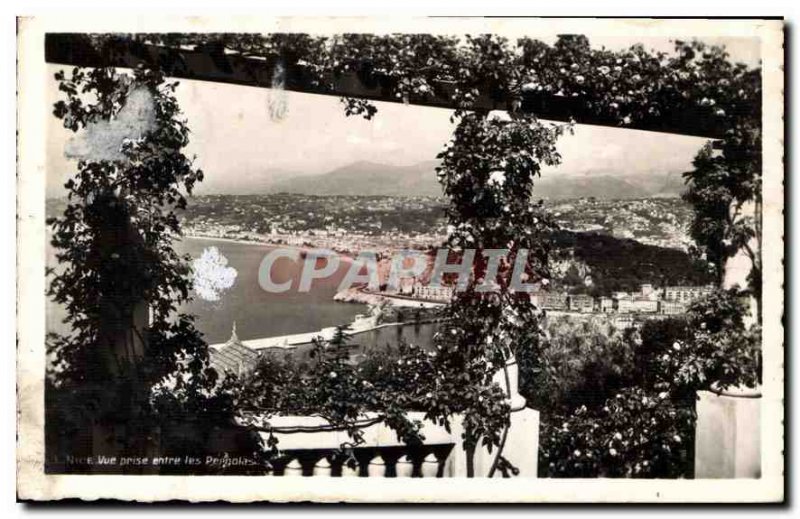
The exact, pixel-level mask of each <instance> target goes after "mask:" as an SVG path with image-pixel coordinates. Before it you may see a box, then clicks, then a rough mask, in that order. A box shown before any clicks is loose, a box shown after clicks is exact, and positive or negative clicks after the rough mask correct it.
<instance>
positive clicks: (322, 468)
mask: <svg viewBox="0 0 800 519" xmlns="http://www.w3.org/2000/svg"><path fill="white" fill-rule="evenodd" d="M313 475H314V476H323V477H330V476H331V464H330V462H329V461H328V458H326V457H325V456H323V457H322V459H321V460H319V461H318V462H317V464H316V465H314V471H313Z"/></svg>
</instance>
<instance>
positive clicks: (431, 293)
mask: <svg viewBox="0 0 800 519" xmlns="http://www.w3.org/2000/svg"><path fill="white" fill-rule="evenodd" d="M453 293H454V290H453V287H447V286H430V285H423V284H422V283H415V284H414V297H416V298H418V299H430V300H433V301H450V300H451V299H452V298H453Z"/></svg>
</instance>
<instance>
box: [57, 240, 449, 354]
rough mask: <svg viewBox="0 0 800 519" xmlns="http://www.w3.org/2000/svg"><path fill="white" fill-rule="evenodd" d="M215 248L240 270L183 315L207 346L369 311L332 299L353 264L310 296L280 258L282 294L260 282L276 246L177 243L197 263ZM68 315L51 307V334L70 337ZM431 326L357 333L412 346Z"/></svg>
mask: <svg viewBox="0 0 800 519" xmlns="http://www.w3.org/2000/svg"><path fill="white" fill-rule="evenodd" d="M211 247H216V249H217V251H218V252H219V253H220V254H221V255H222V256H223V257H225V258H226V259H227V262H228V263H227V266H229V267H232V268H234V269H236V278H235V281H234V283H233V285H232V286H231V287H230V288H229V289H227V290H225V291H223V292H222V293H221V294H220V295H219V299H218V300H216V301H209V300H205V299H203V298H201V297H199V296H198V295H197V294H195V293H192V296H193V299H192V301H191V302H190V303H188V304H186V305H184V306H183V307H182V308H181V309H180V311H182V312H186V313H189V314H192V315H194V316H195V317H196V321H195V323H196V326H197V328H198V329H199V330H200V331H201V332H202V333H203V335H204V338H205V340H206V341H207V342H208V343H209V344H217V343H222V342H225V341H227V340H228V338H229V337H230V336H231V330H232V328H233V324H234V322H235V323H236V333H237V335H238V337H239V338H240V339H242V340H245V341H246V340H248V339H259V338H264V337H275V336H283V335H293V334H299V333H308V332H315V331H318V330H321V329H322V328H326V327H330V326H338V325H344V324H348V323H351V322H352V321H353V320H354V319H355V317H356V315H358V314H363V313H366V311H367V307H366V305H363V304H358V303H345V302H337V301H334V300H333V296H334V295H335V294H336V292H337V290H338V287H339V284H340V283H341V280H342V278H343V277H344V276H345V274H346V273H347V269H348V268H349V263H348V262H346V261H342V262H340V265H339V267H338V269H337V271H336V272H335V273H334V274H332V275H331V276H329V277H327V278H324V279H315V280H314V281H313V283H312V285H311V289H310V290H309V291H308V292H299V291H297V290H296V287H297V284H298V280H299V277H300V274H301V271H302V262H301V261H298V262H293V261H290V260H287V259H280V260H278V261H276V262H275V263H274V264H273V268H272V276H273V280H274V281H275V282H276V283H280V282H283V281H285V280H292V289H291V290H289V291H287V292H284V293H271V292H267V291H266V290H264V289H263V288H262V287H261V286H260V285H259V283H258V270H259V266H260V264H261V261H262V259H263V258H264V256H265V255H266V254H267V253H269V252H270V251H271V250H274V249H275V248H276V247H277V246H275V245H268V244H258V243H247V242H238V241H233V240H226V239H214V238H199V237H185V238H183V239H182V240H181V241H180V242H176V244H175V249H176V250H177V251H178V252H179V253H181V254H189V255H190V256H191V257H192V258H199V257H200V256H201V255H202V253H203V251H205V250H207V249H209V248H211ZM48 266H49V267H54V266H56V265H55V256H54V253H53V250H52V248H51V247H50V246H49V244H48ZM64 316H65V311H64V309H63V308H62V307H60V306H59V305H58V304H56V303H55V302H53V301H48V303H47V328H48V332H57V333H68V332H69V329H68V327H67V326H66V325H65V324H64V323H63V319H64ZM432 334H433V327H432V326H430V325H422V326H421V327H420V326H416V327H412V326H405V327H402V329H379V330H374V331H370V332H366V333H363V334H359V336H358V342H359V343H360V344H361V345H363V346H365V347H371V346H374V345H378V344H381V345H384V343H397V342H398V341H399V339H400V338H401V337H402V338H403V339H404V340H406V341H409V342H413V343H420V342H424V343H428V342H430V340H431V336H432Z"/></svg>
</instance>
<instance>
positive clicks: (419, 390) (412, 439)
mask: <svg viewBox="0 0 800 519" xmlns="http://www.w3.org/2000/svg"><path fill="white" fill-rule="evenodd" d="M347 343H348V339H347V336H346V335H341V336H338V337H335V338H334V339H333V340H331V341H328V342H326V341H322V340H320V339H317V340H315V345H314V350H313V354H312V356H311V359H310V360H309V361H308V362H297V361H295V360H293V359H292V357H290V356H287V357H285V358H280V357H277V356H273V355H267V356H265V357H263V358H262V359H261V360H260V361H259V364H258V366H257V367H256V369H255V370H254V371H253V372H251V373H249V374H247V375H246V376H244V377H243V378H242V379H241V380H239V381H237V382H236V383H237V384H238V387H237V392H236V395H237V399H238V401H237V407H238V409H239V412H240V415H241V416H242V418H243V420H244V421H246V422H248V423H250V424H252V425H254V426H258V427H259V428H261V429H269V418H270V417H271V416H274V415H301V416H321V417H323V418H325V419H326V420H327V421H328V422H329V423H330V424H333V425H335V426H337V427H343V428H344V429H346V430H347V431H348V433H349V435H350V437H351V439H352V442H351V443H350V446H351V447H353V446H358V445H359V444H361V443H362V441H363V440H362V431H361V429H360V427H359V423H360V422H361V421H363V419H364V418H365V416H367V414H368V413H370V414H371V415H372V416H373V417H377V418H375V419H376V420H378V421H384V422H385V423H386V425H387V426H389V427H390V428H391V429H393V430H394V431H395V432H396V433H397V436H398V439H399V440H400V441H404V442H406V443H409V444H414V443H419V442H421V441H422V440H423V438H422V436H421V435H420V433H419V429H420V425H421V424H420V423H419V422H417V421H414V420H411V419H410V418H408V412H409V411H423V410H425V409H426V408H427V403H428V401H430V400H431V398H432V393H431V391H433V389H434V387H433V386H434V381H435V375H434V369H435V368H434V361H433V360H432V358H433V354H431V353H426V352H424V351H422V350H421V349H420V348H418V347H415V346H410V345H407V344H405V343H401V344H400V345H399V347H398V348H397V349H387V350H386V351H381V352H376V353H374V354H372V355H370V356H369V357H367V359H365V360H364V361H362V362H360V363H358V364H353V363H350V362H349V361H348V360H347V356H346V355H342V354H341V350H342V348H345V349H346V347H347ZM276 446H277V447H280V445H279V444H276Z"/></svg>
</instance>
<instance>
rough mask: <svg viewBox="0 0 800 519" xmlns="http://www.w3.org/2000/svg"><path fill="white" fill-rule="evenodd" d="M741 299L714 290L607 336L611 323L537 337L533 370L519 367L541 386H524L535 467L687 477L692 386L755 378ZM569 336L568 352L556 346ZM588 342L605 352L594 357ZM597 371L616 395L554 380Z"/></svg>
mask: <svg viewBox="0 0 800 519" xmlns="http://www.w3.org/2000/svg"><path fill="white" fill-rule="evenodd" d="M745 300H746V298H745V297H743V295H742V294H741V293H739V292H737V291H722V290H718V291H715V292H713V293H712V294H711V295H709V296H707V297H706V298H705V299H702V300H698V301H697V302H695V303H693V304H692V305H691V307H690V310H689V313H688V314H687V316H686V317H685V318H669V319H664V320H649V321H646V322H645V323H644V324H643V326H642V328H641V331H640V332H638V333H634V334H630V333H629V334H626V336H624V337H619V336H617V338H616V340H617V341H619V342H617V343H616V344H614V343H612V342H611V339H612V338H613V337H614V332H613V331H611V330H606V331H605V332H604V331H601V330H597V329H594V330H590V328H591V327H590V325H587V326H585V327H584V328H585V331H584V334H583V335H581V334H577V333H575V332H574V331H573V332H572V333H569V332H567V333H563V332H562V333H561V334H559V336H557V338H555V340H552V341H551V342H548V343H545V346H544V347H543V351H542V355H541V363H542V366H543V367H542V368H541V370H540V371H538V372H531V371H524V370H521V372H520V374H521V378H522V379H523V381H524V382H523V387H526V388H533V389H534V390H536V389H539V388H542V389H540V390H539V393H538V394H537V393H536V392H535V391H534V392H533V395H532V397H533V398H538V400H537V402H538V403H539V405H540V406H541V407H540V410H541V411H542V413H543V418H542V429H541V433H540V442H541V445H540V453H541V458H540V464H539V471H540V475H543V476H548V477H669V478H675V477H691V476H692V474H693V472H692V471H693V468H692V467H693V463H694V452H693V451H692V445H693V442H694V424H695V411H694V406H695V399H696V393H697V391H699V390H709V389H715V390H717V389H725V388H727V387H732V386H747V387H755V385H756V384H757V383H758V373H759V355H760V337H759V330H758V327H757V326H754V327H751V328H749V329H748V328H746V327H745V326H744V322H743V317H744V316H745V315H746V314H747V311H746V306H745V303H744V301H745ZM609 331H611V333H610V334H609ZM603 336H606V337H605V339H601V337H603ZM569 338H574V339H573V340H574V343H575V344H576V346H573V349H572V351H571V352H570V353H572V352H574V353H576V357H572V360H570V358H569V357H567V356H566V355H564V354H563V351H564V349H565V347H568V345H569V343H567V345H565V344H564V343H565V342H566V340H568V339H569ZM594 344H602V345H603V346H602V348H603V351H605V352H607V353H608V354H609V358H608V359H601V360H600V362H598V361H597V360H596V356H594V355H592V351H596V350H594V347H593V345H594ZM597 351H598V352H599V350H597ZM615 352H620V353H615ZM591 369H593V370H595V371H596V373H595V374H589V373H587V371H588V370H591ZM620 374H622V376H621V377H620V376H619V375H620ZM604 376H605V377H606V378H605V379H604V381H603V382H601V383H600V384H599V387H600V388H601V389H604V390H605V389H611V388H614V387H615V386H616V388H617V389H616V390H612V392H613V391H617V394H616V395H611V394H608V393H605V392H602V391H601V392H600V393H598V394H596V395H593V396H596V397H599V396H602V400H600V401H598V400H597V399H594V400H593V401H588V402H587V401H581V400H580V399H574V398H572V397H571V393H569V392H568V391H564V389H563V386H565V385H566V386H567V387H568V388H570V389H572V391H573V392H574V391H575V389H574V388H585V387H586V386H587V385H588V386H590V387H591V384H592V380H597V379H598V378H602V377H604ZM528 377H529V378H528ZM526 378H527V380H525V379H526ZM529 391H530V389H529ZM548 392H549V393H550V394H551V395H552V398H550V399H548V398H547V394H548Z"/></svg>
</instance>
